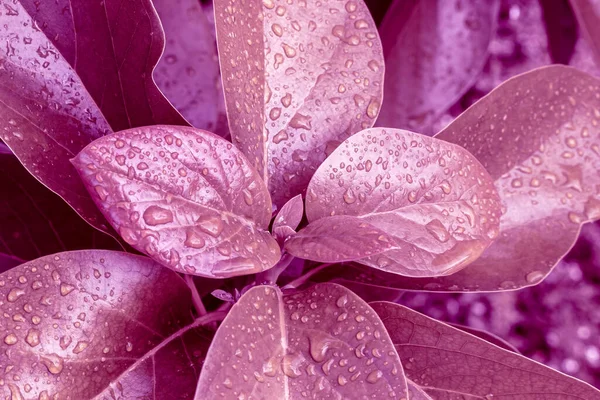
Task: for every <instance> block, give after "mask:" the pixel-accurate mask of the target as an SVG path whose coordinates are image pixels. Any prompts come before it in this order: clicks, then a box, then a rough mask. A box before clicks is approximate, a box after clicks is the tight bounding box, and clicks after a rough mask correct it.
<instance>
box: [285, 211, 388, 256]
mask: <svg viewBox="0 0 600 400" xmlns="http://www.w3.org/2000/svg"><path fill="white" fill-rule="evenodd" d="M393 241H394V239H393V238H392V237H390V236H388V235H387V234H386V233H385V232H384V231H382V230H381V229H378V228H376V227H375V226H373V225H371V224H369V223H368V222H366V221H365V220H363V219H361V218H357V217H353V216H348V215H336V216H333V217H326V218H321V219H318V220H316V221H314V222H311V223H310V224H308V226H307V227H306V228H304V229H302V230H301V231H300V232H298V233H297V234H296V235H293V236H291V237H290V238H289V239H288V240H287V241H286V242H285V250H286V251H287V252H288V253H290V254H292V255H294V256H296V257H299V258H303V259H305V260H311V261H319V262H323V263H336V262H344V261H355V260H360V259H362V258H365V257H369V256H374V255H376V254H381V253H383V252H385V251H388V250H390V249H391V248H392V246H393V244H392V243H393Z"/></svg>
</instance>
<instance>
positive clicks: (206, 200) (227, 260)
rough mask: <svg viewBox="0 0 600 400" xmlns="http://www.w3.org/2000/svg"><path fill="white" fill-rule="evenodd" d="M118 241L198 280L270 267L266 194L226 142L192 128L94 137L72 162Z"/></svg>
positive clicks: (272, 252)
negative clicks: (123, 241)
mask: <svg viewBox="0 0 600 400" xmlns="http://www.w3.org/2000/svg"><path fill="white" fill-rule="evenodd" d="M73 163H74V164H75V166H76V167H77V169H78V171H79V173H80V174H81V176H82V178H83V180H84V181H85V183H86V185H87V187H88V188H89V190H90V193H91V194H92V196H93V199H94V201H95V202H96V204H97V205H98V207H99V208H100V209H101V210H102V212H103V213H104V215H105V216H106V218H107V219H108V220H109V221H110V222H111V224H112V225H113V227H114V228H115V229H116V230H117V231H118V232H119V233H120V234H121V236H122V237H123V239H124V240H125V241H126V242H127V243H129V244H130V245H131V246H133V247H134V248H136V249H138V250H140V251H142V252H144V253H146V254H148V255H149V256H151V257H152V258H154V259H155V260H157V261H159V262H160V263H161V264H163V265H166V266H168V267H169V268H172V269H175V270H177V271H179V272H183V273H187V274H193V275H200V276H205V277H212V278H214V277H221V278H225V277H231V276H236V275H247V274H252V273H257V272H260V271H263V270H265V269H269V268H271V267H272V266H273V265H275V263H276V262H277V261H278V260H279V258H280V249H279V246H278V245H277V242H276V241H275V239H273V237H272V236H271V235H270V234H269V232H267V231H266V229H267V227H268V225H269V222H270V219H271V200H270V198H269V193H268V192H267V189H266V187H265V185H264V183H263V181H262V180H261V179H260V177H259V176H258V174H257V173H256V171H254V169H253V168H252V167H251V166H250V165H249V163H248V161H247V160H246V158H245V157H244V156H243V154H241V152H239V151H238V150H237V149H236V148H235V147H233V145H232V144H231V143H229V142H227V141H225V140H224V139H222V138H220V137H218V136H216V135H214V134H212V133H209V132H206V131H201V130H198V129H194V128H186V127H172V126H153V127H148V128H136V129H131V130H127V131H121V132H118V133H115V134H113V135H109V136H105V137H104V138H102V139H100V140H97V141H95V142H94V143H92V144H91V145H89V146H88V147H86V148H85V149H84V150H83V151H82V152H81V153H80V154H79V155H78V156H77V157H76V158H75V159H74V160H73Z"/></svg>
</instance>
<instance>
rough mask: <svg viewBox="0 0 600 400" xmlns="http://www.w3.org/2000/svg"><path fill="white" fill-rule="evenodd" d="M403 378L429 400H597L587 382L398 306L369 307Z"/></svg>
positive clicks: (372, 304)
mask: <svg viewBox="0 0 600 400" xmlns="http://www.w3.org/2000/svg"><path fill="white" fill-rule="evenodd" d="M370 305H371V307H373V309H374V310H375V311H376V312H377V313H378V314H379V317H380V318H381V320H382V321H383V323H384V324H385V326H386V328H387V329H388V332H389V333H390V337H391V338H392V341H393V342H394V344H395V345H396V349H397V351H398V354H399V355H400V358H401V360H402V364H403V366H404V371H405V373H406V376H407V378H408V379H410V380H411V381H412V382H414V383H415V384H416V385H419V386H420V387H421V389H422V390H424V391H425V392H426V393H427V394H428V395H430V396H431V397H432V398H435V399H448V400H449V399H454V398H456V396H457V395H461V396H463V397H466V398H469V399H486V400H488V399H495V398H501V399H507V400H512V399H514V400H516V399H519V400H550V399H564V400H569V399H573V400H575V399H577V400H582V399H586V400H595V399H600V392H599V391H598V390H596V389H594V388H593V387H592V386H590V385H588V384H587V383H584V382H581V381H579V380H577V379H574V378H571V377H569V376H567V375H563V374H562V373H560V372H558V371H555V370H553V369H550V368H548V367H545V366H544V365H542V364H539V363H537V362H535V361H533V360H530V359H528V358H526V357H523V356H521V355H519V354H515V353H513V352H510V351H507V350H504V349H501V348H499V347H497V346H494V345H492V344H490V343H487V342H485V341H484V340H481V339H479V338H477V337H475V336H472V335H470V334H468V333H465V332H462V331H460V330H458V329H455V328H452V327H450V326H448V325H446V324H444V323H441V322H439V321H436V320H434V319H431V318H429V317H426V316H424V315H422V314H419V313H417V312H415V311H412V310H411V309H409V308H406V307H404V306H401V305H398V304H393V303H387V302H374V303H370Z"/></svg>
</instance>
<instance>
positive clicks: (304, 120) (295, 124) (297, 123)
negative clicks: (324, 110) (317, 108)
mask: <svg viewBox="0 0 600 400" xmlns="http://www.w3.org/2000/svg"><path fill="white" fill-rule="evenodd" d="M311 119H312V117H311V116H309V115H303V114H300V113H296V114H295V115H294V117H293V118H292V119H291V120H290V126H291V127H292V128H295V129H306V130H311V129H312V124H311V121H310V120H311Z"/></svg>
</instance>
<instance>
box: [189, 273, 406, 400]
mask: <svg viewBox="0 0 600 400" xmlns="http://www.w3.org/2000/svg"><path fill="white" fill-rule="evenodd" d="M304 394H306V396H305V395H304ZM239 396H242V397H243V398H249V396H251V397H252V398H255V397H256V398H260V399H278V400H289V399H303V398H305V397H306V398H319V399H326V398H335V397H334V396H336V397H339V398H365V397H370V398H378V399H379V398H381V399H382V398H394V399H400V398H403V397H406V396H407V393H406V381H405V379H404V375H403V373H402V366H401V365H400V362H399V360H398V358H397V355H396V352H395V350H394V347H393V345H392V343H391V341H390V338H389V336H388V334H387V333H386V331H385V329H384V327H383V324H382V322H381V321H380V320H379V318H378V317H377V315H376V314H375V312H374V311H373V310H371V309H370V307H369V306H368V305H367V303H365V302H364V301H362V300H361V299H360V298H359V297H358V296H356V295H355V294H353V293H352V292H350V291H349V290H347V289H345V288H343V287H342V286H338V285H334V284H320V285H316V286H314V287H312V288H311V289H308V290H306V291H302V292H295V293H286V294H283V293H281V291H280V290H279V289H278V288H276V287H270V286H259V287H255V288H253V289H251V290H249V291H248V292H247V293H246V294H245V295H244V296H243V297H242V298H241V299H240V300H239V301H238V302H237V303H236V304H235V305H234V306H233V308H232V309H231V311H230V312H229V314H228V315H227V317H226V318H225V320H224V321H223V324H222V325H221V326H220V327H219V330H218V331H217V333H216V335H215V339H214V341H213V343H212V344H211V346H210V349H209V351H208V355H207V357H206V362H205V364H204V367H203V369H202V373H201V375H200V381H199V383H198V389H197V391H196V399H198V400H200V399H202V400H208V399H220V398H231V397H235V398H237V397H239Z"/></svg>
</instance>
